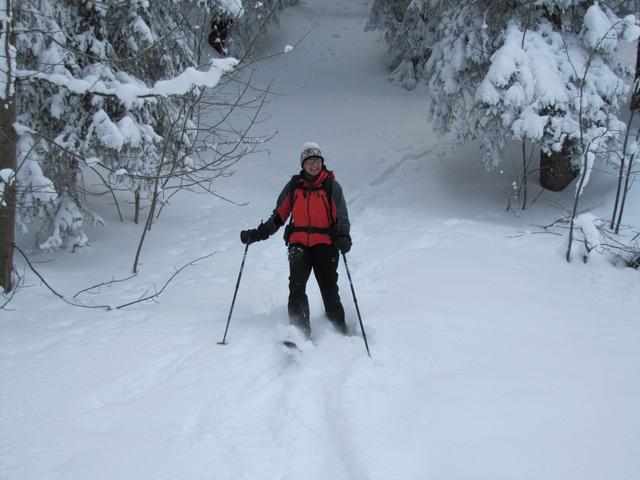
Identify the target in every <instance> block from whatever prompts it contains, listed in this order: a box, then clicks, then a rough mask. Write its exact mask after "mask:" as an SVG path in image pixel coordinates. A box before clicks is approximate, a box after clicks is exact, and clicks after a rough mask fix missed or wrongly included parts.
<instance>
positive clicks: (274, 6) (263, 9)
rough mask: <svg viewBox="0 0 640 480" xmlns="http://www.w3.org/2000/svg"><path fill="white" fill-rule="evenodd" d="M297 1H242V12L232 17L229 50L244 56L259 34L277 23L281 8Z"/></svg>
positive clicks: (229, 10)
mask: <svg viewBox="0 0 640 480" xmlns="http://www.w3.org/2000/svg"><path fill="white" fill-rule="evenodd" d="M227 1H228V2H233V1H235V0H227ZM298 3H300V0H248V1H247V0H245V1H244V2H242V12H241V13H242V14H241V15H240V14H238V13H236V14H235V15H234V16H233V18H232V21H233V26H232V28H231V37H232V38H231V45H230V52H231V53H232V54H233V55H236V56H244V55H245V54H246V53H247V52H248V51H249V50H251V49H253V47H254V46H255V44H256V42H257V41H258V39H259V37H260V35H261V34H262V33H264V32H265V31H266V29H267V28H268V27H270V26H271V25H277V24H278V23H279V15H280V12H281V11H282V9H284V8H285V7H289V6H292V5H296V4H298ZM227 11H228V12H232V9H230V8H227Z"/></svg>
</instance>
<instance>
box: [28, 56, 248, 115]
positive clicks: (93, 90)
mask: <svg viewBox="0 0 640 480" xmlns="http://www.w3.org/2000/svg"><path fill="white" fill-rule="evenodd" d="M237 64H238V60H237V59H235V58H222V59H214V60H212V61H211V65H210V66H209V69H208V70H205V71H201V70H197V69H195V68H193V67H189V68H187V69H186V70H185V71H184V72H182V73H181V74H179V75H178V76H176V77H174V78H171V79H168V80H159V81H158V82H156V83H155V84H154V85H153V87H147V86H146V85H144V83H143V82H140V81H138V82H135V81H133V80H132V81H128V82H122V81H119V80H109V81H105V80H102V79H100V78H98V77H97V76H94V75H88V76H87V77H85V78H75V77H74V76H73V75H72V74H71V73H70V72H69V71H67V70H65V71H64V73H45V72H38V71H33V70H18V72H17V75H16V76H17V77H18V78H21V79H28V78H36V79H38V80H44V81H46V82H50V83H53V84H55V85H59V86H61V87H64V88H66V89H68V90H70V91H71V92H73V93H77V94H86V93H89V94H94V95H104V96H115V97H117V98H118V99H119V100H120V101H121V102H122V103H123V104H124V105H125V106H126V107H127V108H130V107H131V106H132V104H133V102H134V101H135V100H137V99H140V98H148V97H168V96H172V95H183V94H185V93H186V92H188V91H189V90H190V89H191V88H193V87H208V88H211V87H215V86H216V85H217V84H218V82H219V81H220V79H221V78H222V76H223V75H224V74H225V73H228V72H230V71H231V70H232V69H233V68H234V67H235V66H236V65H237Z"/></svg>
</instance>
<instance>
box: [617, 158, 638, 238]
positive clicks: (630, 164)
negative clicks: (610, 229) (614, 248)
mask: <svg viewBox="0 0 640 480" xmlns="http://www.w3.org/2000/svg"><path fill="white" fill-rule="evenodd" d="M633 158H634V156H633V155H632V156H631V158H630V159H629V165H627V175H626V178H625V180H624V190H622V201H621V202H620V213H619V214H618V222H617V223H616V233H618V232H619V231H620V225H621V224H622V213H623V212H624V204H625V203H626V201H627V192H628V191H629V189H630V188H631V187H630V186H629V179H630V178H631V168H632V167H633Z"/></svg>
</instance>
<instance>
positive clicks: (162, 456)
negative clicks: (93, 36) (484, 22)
mask: <svg viewBox="0 0 640 480" xmlns="http://www.w3.org/2000/svg"><path fill="white" fill-rule="evenodd" d="M366 12H367V5H366V2H365V1H363V0H353V1H351V2H340V1H338V0H307V1H306V2H304V1H303V2H302V3H301V4H300V5H299V6H297V7H295V8H291V9H288V10H286V11H285V13H284V15H283V17H282V26H281V28H280V29H275V30H274V31H273V32H272V33H271V34H270V35H269V38H268V43H267V46H266V47H265V54H267V55H268V54H272V53H278V52H283V51H284V49H285V47H286V46H287V45H294V44H295V43H296V42H297V40H298V39H300V38H301V37H303V36H304V35H305V34H306V33H308V35H307V36H306V37H305V39H304V41H303V42H302V43H301V44H300V45H298V46H296V48H294V50H292V51H291V52H289V53H287V54H283V55H280V56H276V57H272V58H268V59H266V60H264V61H263V62H260V63H258V64H257V65H256V66H255V68H256V72H255V78H256V81H257V82H258V83H262V84H263V85H266V84H268V83H269V82H270V81H271V80H273V89H274V92H275V93H276V94H277V95H274V96H273V98H272V101H271V103H270V104H269V105H268V106H267V107H266V112H265V113H266V114H268V116H267V117H266V121H265V122H264V123H263V124H261V126H260V127H259V128H260V130H261V131H263V132H264V133H268V132H271V131H275V130H277V131H278V132H279V133H278V135H277V136H276V137H275V138H274V140H273V141H272V142H270V143H269V144H268V145H267V148H268V149H269V152H267V153H260V154H256V155H254V156H252V157H251V158H249V159H247V160H246V161H244V162H243V163H242V164H239V165H238V167H237V171H236V173H235V175H234V176H232V177H230V178H228V179H225V180H222V181H221V182H220V183H219V192H218V193H220V194H221V195H223V196H226V197H229V198H231V199H233V200H236V201H238V202H245V201H246V202H249V204H248V205H247V206H245V207H235V206H231V205H229V204H228V203H225V202H221V201H216V200H215V199H213V198H207V197H196V198H194V197H188V196H183V197H181V198H177V199H175V200H174V201H173V202H172V205H171V206H170V207H169V208H168V209H167V210H166V212H165V213H164V214H163V218H162V219H161V221H160V222H159V223H158V224H157V225H156V227H155V228H154V230H153V231H152V234H151V236H150V237H149V239H148V243H147V244H146V247H145V250H144V252H143V267H142V272H141V274H140V275H139V276H138V277H136V278H134V279H132V280H129V281H128V282H127V283H125V284H114V285H112V286H111V287H108V288H107V287H103V288H101V289H100V292H99V293H100V295H91V294H87V293H85V294H81V295H79V297H78V299H80V300H81V301H85V302H87V304H90V305H99V304H110V305H117V304H121V303H124V302H126V301H129V300H134V299H136V298H138V297H139V296H140V295H142V294H143V293H144V292H145V291H146V290H148V289H149V288H152V285H153V282H156V284H158V285H161V284H162V282H163V281H164V280H165V279H166V278H167V277H168V276H169V275H171V273H173V271H174V268H177V267H180V266H181V265H184V264H185V263H187V262H189V261H190V260H192V259H194V258H197V257H200V256H202V255H205V254H207V253H210V252H214V251H215V252H216V253H215V254H214V255H213V256H211V257H210V258H208V259H205V260H202V261H201V262H199V263H198V264H196V265H194V266H191V267H189V268H188V269H186V270H185V271H183V272H182V273H181V274H180V275H179V276H178V277H177V278H176V279H175V280H174V281H173V283H172V284H171V287H170V288H169V289H168V290H167V291H166V292H165V293H164V294H163V295H162V296H161V297H160V298H159V301H158V303H145V304H138V305H136V306H133V307H130V308H127V309H123V310H114V311H108V312H105V311H102V310H93V309H92V310H89V309H78V308H74V307H70V306H68V305H66V304H64V303H62V302H60V301H58V300H57V299H55V298H53V297H52V295H51V294H50V293H49V292H48V291H47V290H46V289H44V288H42V287H41V286H40V285H39V283H38V281H37V279H35V278H34V277H33V276H28V282H27V283H28V284H29V285H30V286H29V288H25V289H23V290H22V291H21V292H20V295H19V296H18V297H17V298H16V299H14V301H13V302H12V303H11V304H10V306H11V307H12V308H13V311H2V312H0V387H1V391H0V478H3V479H5V478H6V479H11V480H18V479H19V480H29V479H64V480H75V479H78V480H79V479H92V480H94V479H95V480H98V479H123V480H124V479H147V478H148V479H167V480H169V479H171V480H174V479H188V480H191V479H216V480H217V479H234V480H239V479H292V480H293V479H296V480H300V479H304V480H306V479H335V480H340V479H349V480H351V479H354V480H355V479H357V480H359V479H372V480H373V479H376V480H377V479H380V480H390V479H402V480H405V479H425V478H435V479H447V480H455V479H487V480H496V479H545V480H552V479H580V480H591V479H592V480H596V479H598V480H599V479H603V478H610V479H616V480H633V479H636V478H637V472H639V471H640V413H639V410H638V408H637V405H638V404H640V377H639V376H638V365H640V349H639V348H638V346H639V343H640V325H639V324H638V317H639V315H638V313H640V302H639V298H640V277H639V276H638V272H635V271H631V270H620V269H615V268H613V267H610V266H609V265H607V264H604V263H601V262H597V261H595V262H591V263H589V264H587V265H582V264H577V263H575V264H571V265H568V264H566V263H565V262H564V261H563V257H562V239H560V238H558V237H556V236H552V235H534V234H527V233H525V232H527V231H540V229H539V228H537V227H535V226H534V225H536V224H537V225H541V224H547V223H550V222H552V221H553V220H555V219H556V218H557V217H558V216H560V213H559V212H558V210H556V208H555V206H556V205H568V202H569V197H570V194H571V193H570V192H567V193H562V194H545V195H543V196H542V197H541V198H540V199H539V200H538V202H537V203H536V206H535V207H534V208H533V209H531V210H529V211H528V212H526V214H523V215H522V216H521V217H516V216H514V215H513V214H511V213H505V206H506V198H507V190H508V184H509V178H510V176H512V175H514V173H513V168H512V167H511V166H510V165H505V166H504V173H503V174H502V175H501V174H499V173H498V172H486V171H484V169H483V168H482V167H481V166H480V164H479V157H480V155H481V154H480V152H478V151H477V149H476V147H475V146H473V145H471V146H467V147H464V148H455V147H454V145H453V143H452V142H450V141H449V140H448V139H442V138H436V137H435V136H434V135H433V134H432V133H431V130H430V127H429V125H428V124H427V122H426V120H425V117H426V115H425V111H424V102H423V98H424V96H425V95H426V92H425V91H424V89H420V88H418V89H417V90H415V91H413V92H406V91H404V90H402V89H401V88H398V87H397V86H395V85H392V84H390V83H389V82H388V81H387V72H386V71H385V69H384V43H383V42H382V41H381V40H380V38H379V37H378V35H377V34H372V33H364V32H363V27H364V24H365V23H366ZM305 141H316V142H318V143H319V144H320V145H321V146H322V147H323V150H324V152H325V156H326V158H327V164H328V166H329V168H332V169H335V171H336V174H337V177H338V179H339V180H340V182H341V184H342V185H343V187H344V190H345V194H346V196H347V200H348V203H349V209H350V213H351V217H352V224H353V232H352V233H353V240H354V248H353V250H352V252H351V253H350V254H349V260H350V267H351V269H352V273H353V280H354V284H355V288H356V292H357V294H358V301H359V304H360V307H361V311H362V314H363V320H364V323H365V326H366V328H367V336H368V338H369V342H370V346H371V351H372V357H373V358H372V359H369V358H368V357H367V355H366V351H365V348H364V344H363V341H362V338H361V337H360V336H358V332H359V329H358V328H359V327H358V325H357V317H356V313H355V308H354V306H353V301H352V299H351V295H350V290H349V285H348V283H347V282H346V275H345V274H344V270H343V268H342V267H341V268H340V274H341V277H340V288H341V293H342V298H343V302H344V304H345V308H346V310H347V316H348V321H349V324H350V329H351V331H352V333H353V335H352V336H350V337H347V338H344V337H341V336H339V335H338V334H336V333H335V332H333V331H332V330H331V329H330V328H329V327H328V324H327V322H326V321H325V320H324V319H323V317H322V310H321V305H320V303H321V302H320V298H319V294H318V292H317V288H316V286H315V284H314V282H313V280H311V281H310V283H309V293H310V301H311V310H312V327H313V339H314V342H315V343H316V345H315V346H307V347H306V348H305V352H304V354H303V355H302V358H301V359H299V360H298V361H295V360H292V359H291V358H290V357H289V356H288V355H287V354H286V353H284V352H283V351H282V350H281V349H280V348H279V347H278V346H277V340H278V339H279V338H281V337H282V335H283V332H284V330H285V329H286V323H287V319H286V298H287V290H286V286H287V276H288V271H287V262H286V254H285V248H284V246H283V243H282V241H281V238H280V234H279V233H278V234H276V235H275V236H274V238H272V239H270V240H269V241H268V242H261V243H259V244H256V245H252V246H251V247H250V248H249V252H248V257H247V262H246V266H245V271H244V275H243V278H242V283H241V286H240V292H239V295H238V301H237V304H236V308H235V311H234V316H233V319H232V322H231V327H230V330H229V336H228V345H226V346H220V345H218V344H217V342H218V341H219V340H220V339H221V338H222V335H223V332H224V327H225V323H226V320H227V314H228V311H229V306H230V302H231V297H232V295H233V288H234V286H235V282H236V278H237V274H238V269H239V267H240V261H241V258H242V252H243V246H242V245H241V244H240V243H239V241H238V232H239V230H240V229H243V228H248V227H254V226H256V225H257V223H258V222H259V220H260V219H261V218H266V217H267V215H268V214H269V213H270V212H271V210H272V209H273V207H274V202H275V198H276V195H277V194H278V193H279V191H280V189H281V188H282V186H283V185H284V182H286V181H287V179H288V178H289V177H290V175H291V174H293V173H296V169H297V168H298V161H297V158H298V155H299V148H300V146H301V145H302V143H304V142H305ZM590 187H592V188H591V193H589V195H590V196H589V197H588V198H586V199H585V205H599V204H600V203H601V202H603V201H605V200H607V201H608V198H609V195H608V191H609V189H610V188H611V187H612V180H611V179H607V178H604V179H602V180H597V179H594V181H593V183H592V185H590ZM636 190H637V189H636ZM634 203H635V205H636V206H635V207H634V208H635V210H633V209H631V210H630V211H629V213H628V215H629V217H628V218H629V219H632V218H636V219H637V218H638V213H639V211H638V207H637V204H638V202H637V192H636V197H635V202H634ZM608 208H609V207H608V206H607V205H603V206H602V207H601V212H600V213H602V214H603V215H604V214H606V212H607V210H608ZM96 209H98V210H100V212H101V213H102V214H103V215H104V216H105V217H106V218H107V219H108V220H109V221H110V222H111V223H112V225H111V226H110V228H109V229H108V230H107V229H102V230H96V231H94V232H92V233H93V234H92V242H91V246H90V247H89V248H88V249H86V250H83V251H80V252H78V253H75V254H69V253H64V252H62V253H57V254H55V255H41V256H39V258H37V260H39V261H41V262H42V263H39V264H38V268H39V270H40V271H41V272H42V273H43V274H45V275H46V276H47V278H48V279H49V280H50V281H51V283H52V284H53V285H54V286H55V287H56V288H57V289H59V290H60V291H63V292H65V293H66V294H68V295H69V296H71V295H73V293H75V292H77V291H78V290H80V289H82V288H85V287H87V286H88V285H91V284H95V283H97V282H100V281H105V280H109V279H111V278H112V277H118V278H121V277H124V276H127V275H128V272H129V270H130V267H131V263H132V258H133V254H134V249H135V245H136V242H137V238H138V235H139V227H137V226H135V225H133V224H131V223H125V224H122V225H120V224H116V223H117V219H116V218H115V215H114V212H112V211H111V207H109V206H108V205H100V204H97V205H96ZM96 259H100V260H101V261H99V262H96Z"/></svg>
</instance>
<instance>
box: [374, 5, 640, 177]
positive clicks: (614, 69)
mask: <svg viewBox="0 0 640 480" xmlns="http://www.w3.org/2000/svg"><path fill="white" fill-rule="evenodd" d="M405 3H406V2H402V1H391V0H378V1H377V2H376V3H375V4H374V9H373V11H372V14H371V20H370V23H371V24H373V26H376V27H382V28H384V29H386V32H387V35H386V39H387V42H388V46H389V49H390V51H391V55H392V58H393V60H394V66H395V67H397V68H398V73H399V74H400V75H401V77H403V84H404V85H405V86H411V85H412V84H413V83H414V82H413V81H412V80H411V78H407V77H410V76H411V75H415V77H416V78H417V79H422V80H423V81H425V82H426V84H427V85H428V87H429V109H430V114H431V117H432V119H433V122H434V127H435V129H436V130H438V131H439V132H447V131H449V130H455V131H456V133H457V135H458V137H459V138H460V139H461V140H470V139H475V138H480V139H481V140H482V142H483V145H484V147H485V149H486V153H485V161H486V162H487V163H488V164H489V165H496V164H498V163H499V162H500V161H501V160H502V158H503V148H504V146H505V144H506V143H507V142H509V141H513V140H516V141H528V142H532V143H534V144H536V145H539V146H540V148H541V150H542V152H543V155H554V154H559V153H561V152H562V153H567V154H568V156H569V157H570V159H571V162H572V168H574V169H576V171H577V170H579V169H580V165H581V162H582V161H583V159H584V158H586V157H585V156H584V155H583V154H584V153H585V151H586V150H589V151H590V152H595V153H597V154H598V155H600V156H607V155H608V153H607V152H611V151H612V147H614V146H616V145H614V144H615V143H616V142H619V141H620V133H621V131H623V130H624V125H623V124H622V123H621V122H620V121H619V119H618V111H619V107H620V105H621V103H622V102H624V101H625V99H626V98H627V96H628V93H629V81H630V78H631V72H632V69H631V67H630V65H626V64H623V63H621V62H620V61H619V59H618V57H617V56H616V52H617V49H618V46H619V43H620V42H621V41H633V40H635V39H636V38H637V37H638V26H637V25H636V23H637V22H636V19H635V18H634V17H633V15H626V14H627V13H628V12H629V11H630V9H633V8H636V9H637V7H638V2H622V3H621V2H591V1H589V2H586V1H569V0H540V1H535V2H530V1H524V0H519V1H516V2H502V1H497V0H482V1H473V2H470V1H465V2H450V1H445V0H414V1H412V2H410V3H409V4H408V5H407V7H406V9H405V10H404V12H403V14H400V13H399V12H398V10H397V8H399V7H401V6H402V5H404V4H405ZM380 12H383V13H384V14H385V15H386V17H385V18H386V20H381V19H380V18H379V17H380V15H381V13H380ZM389 12H393V16H392V18H391V19H389V18H388V16H389ZM398 22H399V23H398ZM617 146H619V145H617Z"/></svg>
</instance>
